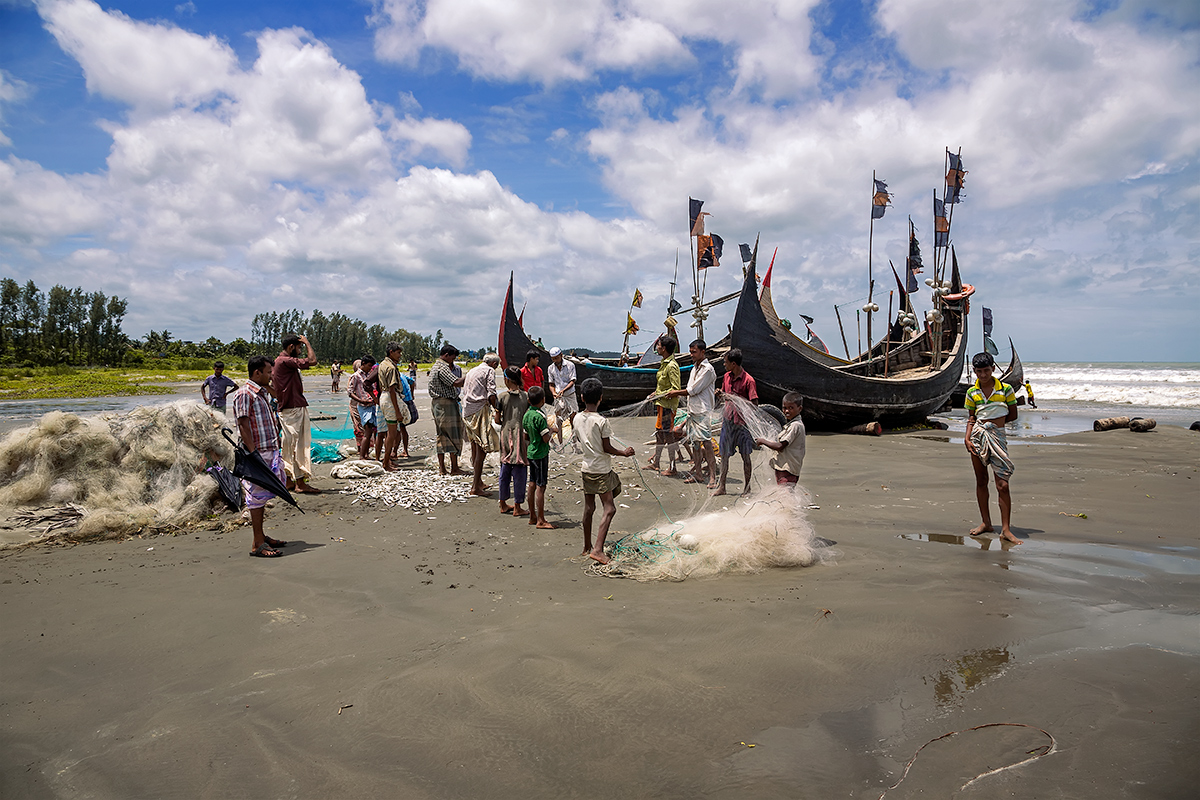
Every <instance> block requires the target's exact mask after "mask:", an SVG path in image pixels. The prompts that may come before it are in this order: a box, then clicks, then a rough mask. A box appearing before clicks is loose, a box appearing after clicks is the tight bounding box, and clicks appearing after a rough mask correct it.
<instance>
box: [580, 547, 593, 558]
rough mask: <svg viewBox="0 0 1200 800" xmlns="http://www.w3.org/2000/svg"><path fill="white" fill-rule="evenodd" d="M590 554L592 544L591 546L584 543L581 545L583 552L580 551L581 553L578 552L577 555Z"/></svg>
mask: <svg viewBox="0 0 1200 800" xmlns="http://www.w3.org/2000/svg"><path fill="white" fill-rule="evenodd" d="M591 554H592V546H591V545H590V544H585V545H584V546H583V552H582V553H580V554H579V555H581V556H590V555H591Z"/></svg>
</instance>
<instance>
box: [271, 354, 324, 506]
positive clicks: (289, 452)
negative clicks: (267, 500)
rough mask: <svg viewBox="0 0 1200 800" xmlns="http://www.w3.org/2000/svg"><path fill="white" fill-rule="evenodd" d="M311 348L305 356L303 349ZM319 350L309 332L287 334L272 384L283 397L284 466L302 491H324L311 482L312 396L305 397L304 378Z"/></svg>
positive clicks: (292, 483)
mask: <svg viewBox="0 0 1200 800" xmlns="http://www.w3.org/2000/svg"><path fill="white" fill-rule="evenodd" d="M305 350H307V351H308V353H307V355H306V356H304V357H301V356H300V353H302V352H304V351H305ZM316 365H317V354H316V352H314V351H313V348H312V345H311V344H309V343H308V337H307V336H298V335H296V334H294V333H289V334H288V335H287V336H285V337H283V351H282V352H280V354H279V355H278V356H276V358H275V367H274V369H273V371H272V372H271V384H272V385H273V386H274V387H275V397H276V399H278V400H279V424H280V426H281V427H282V428H283V468H284V471H285V472H287V480H288V489H293V488H294V489H295V490H296V491H297V492H300V493H301V494H320V493H321V490H320V489H314V488H313V487H312V486H309V485H308V481H309V479H310V478H312V421H311V420H310V419H309V416H308V400H307V399H305V397H304V381H303V380H302V379H301V377H300V370H304V369H308V368H310V367H315V366H316Z"/></svg>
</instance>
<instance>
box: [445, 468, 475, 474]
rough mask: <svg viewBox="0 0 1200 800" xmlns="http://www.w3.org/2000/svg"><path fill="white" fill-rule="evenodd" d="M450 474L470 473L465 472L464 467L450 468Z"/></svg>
mask: <svg viewBox="0 0 1200 800" xmlns="http://www.w3.org/2000/svg"><path fill="white" fill-rule="evenodd" d="M450 474H451V475H470V474H471V473H469V472H467V471H466V470H465V469H454V470H450Z"/></svg>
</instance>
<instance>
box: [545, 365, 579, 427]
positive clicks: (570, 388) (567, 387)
mask: <svg viewBox="0 0 1200 800" xmlns="http://www.w3.org/2000/svg"><path fill="white" fill-rule="evenodd" d="M546 380H547V382H549V384H550V392H551V394H553V395H554V414H555V416H556V417H558V443H559V444H562V440H563V435H562V428H563V423H565V422H569V423H571V424H572V425H574V424H575V415H576V414H578V413H579V401H578V400H577V399H576V398H575V365H574V364H572V363H571V362H570V361H567V359H565V358H563V351H562V348H559V347H552V348H550V366H548V367H546Z"/></svg>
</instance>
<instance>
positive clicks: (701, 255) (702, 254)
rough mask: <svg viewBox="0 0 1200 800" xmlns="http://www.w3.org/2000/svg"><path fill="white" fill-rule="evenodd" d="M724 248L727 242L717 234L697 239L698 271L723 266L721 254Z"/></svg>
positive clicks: (701, 236)
mask: <svg viewBox="0 0 1200 800" xmlns="http://www.w3.org/2000/svg"><path fill="white" fill-rule="evenodd" d="M724 248H725V240H724V239H722V238H721V237H720V236H717V235H716V234H715V233H714V234H712V235H705V234H701V235H700V236H698V237H696V269H708V268H709V267H719V266H721V253H722V251H723V250H724Z"/></svg>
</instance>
